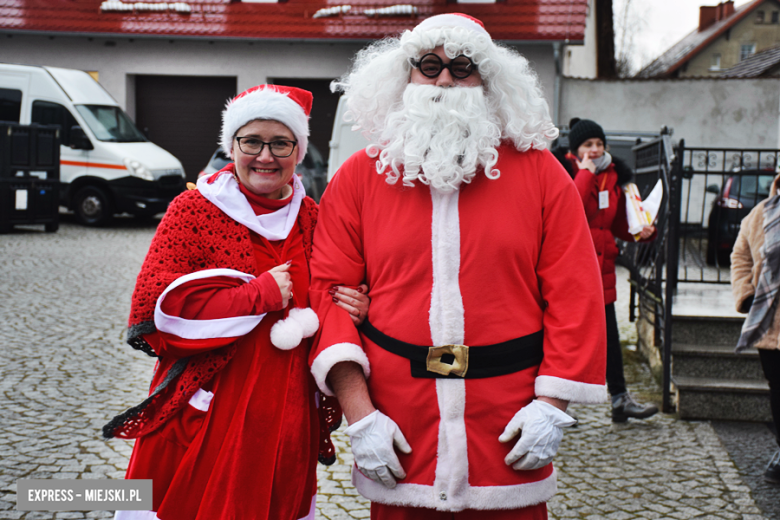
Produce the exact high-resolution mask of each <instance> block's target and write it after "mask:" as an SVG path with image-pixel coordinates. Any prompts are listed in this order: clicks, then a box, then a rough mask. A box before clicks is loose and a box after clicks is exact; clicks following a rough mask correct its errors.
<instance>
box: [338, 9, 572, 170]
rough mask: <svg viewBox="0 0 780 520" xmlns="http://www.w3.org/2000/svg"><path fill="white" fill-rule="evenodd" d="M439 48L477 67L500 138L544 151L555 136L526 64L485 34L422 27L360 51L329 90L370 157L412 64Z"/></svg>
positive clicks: (400, 99)
mask: <svg viewBox="0 0 780 520" xmlns="http://www.w3.org/2000/svg"><path fill="white" fill-rule="evenodd" d="M440 45H442V46H443V47H444V51H445V53H446V54H447V56H449V57H450V58H455V57H456V56H459V55H461V54H463V55H465V56H468V57H469V58H471V60H472V61H473V62H474V63H475V64H476V65H477V67H478V70H479V73H480V75H481V76H482V81H483V86H484V89H485V93H486V99H487V102H488V107H489V110H490V112H491V113H493V114H495V115H496V117H497V118H498V120H499V121H500V123H499V124H500V127H501V132H502V135H501V138H502V139H506V140H510V141H512V143H513V144H514V146H515V147H516V148H517V149H518V150H520V151H527V150H529V149H531V148H535V149H543V148H546V147H547V144H548V143H549V142H550V141H552V140H554V139H555V138H557V137H558V129H557V128H555V125H554V124H553V123H552V120H551V118H550V111H549V108H548V106H547V102H546V101H545V99H544V97H543V96H542V91H541V87H540V85H539V81H538V78H537V76H536V73H535V72H534V71H533V70H532V69H531V67H530V66H529V64H528V60H527V59H525V58H524V57H523V56H521V55H520V54H519V53H517V52H515V51H514V50H512V49H509V48H507V47H502V46H500V45H497V44H496V43H494V42H493V41H492V40H491V39H490V37H489V36H488V35H487V33H486V32H483V31H474V30H469V29H468V28H465V27H425V22H423V24H421V25H418V26H417V27H415V28H414V29H413V30H411V31H405V32H404V33H403V34H401V36H400V37H396V38H388V39H384V40H380V41H378V42H375V43H373V44H371V45H370V46H368V47H367V48H365V49H363V50H361V51H360V52H358V54H357V56H356V57H355V62H354V65H353V67H352V70H351V71H350V72H348V73H347V74H345V75H344V76H343V77H342V78H341V79H339V80H337V81H334V82H333V83H332V85H331V89H332V90H334V91H338V90H341V91H343V92H344V93H345V95H346V96H347V109H348V110H347V113H346V120H347V121H350V122H353V123H355V126H356V127H357V128H359V129H360V130H361V132H362V133H363V135H364V136H365V137H366V138H367V139H368V140H369V141H370V142H371V143H372V146H371V147H370V149H369V151H370V152H371V149H373V150H374V153H375V151H376V149H379V148H381V147H382V144H383V143H381V141H380V135H381V133H382V130H383V128H384V127H385V124H386V118H387V116H388V114H389V113H391V112H393V111H397V110H398V109H399V107H400V106H401V105H402V103H403V94H404V90H405V89H406V86H407V85H408V84H409V78H410V75H411V70H412V66H411V63H410V61H411V60H419V59H420V58H421V57H422V56H423V55H424V54H426V53H427V52H429V51H431V50H432V49H434V48H435V47H438V46H440ZM372 155H373V153H372Z"/></svg>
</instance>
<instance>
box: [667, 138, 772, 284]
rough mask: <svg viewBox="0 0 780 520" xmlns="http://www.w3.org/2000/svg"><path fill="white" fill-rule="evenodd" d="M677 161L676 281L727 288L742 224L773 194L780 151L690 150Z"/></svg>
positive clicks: (679, 153)
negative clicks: (677, 249) (719, 285)
mask: <svg viewBox="0 0 780 520" xmlns="http://www.w3.org/2000/svg"><path fill="white" fill-rule="evenodd" d="M676 153H677V156H678V158H679V168H680V173H681V174H680V176H679V179H678V183H679V222H680V224H679V243H678V247H679V254H678V257H679V267H678V269H677V272H676V276H675V283H674V285H675V287H676V282H677V281H680V282H691V283H716V284H728V283H730V281H731V277H730V273H729V256H730V254H731V250H732V248H733V246H734V242H735V241H736V239H737V234H738V233H739V226H740V223H741V221H742V219H743V218H745V217H746V216H747V214H748V213H750V210H751V209H753V207H754V206H755V205H756V204H757V203H759V202H760V201H761V200H763V199H765V198H766V197H767V195H768V193H769V187H770V186H771V184H772V180H773V179H774V176H775V173H776V172H777V166H778V150H757V149H754V150H742V149H732V148H686V147H685V141H684V140H681V141H680V144H679V146H678V147H677V150H676Z"/></svg>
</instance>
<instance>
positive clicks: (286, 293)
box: [268, 263, 293, 307]
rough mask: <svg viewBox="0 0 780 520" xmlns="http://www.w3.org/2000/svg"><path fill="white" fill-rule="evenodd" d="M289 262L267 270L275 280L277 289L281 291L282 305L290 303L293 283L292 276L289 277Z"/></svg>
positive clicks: (285, 305)
mask: <svg viewBox="0 0 780 520" xmlns="http://www.w3.org/2000/svg"><path fill="white" fill-rule="evenodd" d="M289 270H290V264H289V263H287V264H282V265H277V266H276V267H274V268H273V269H269V270H268V272H269V273H271V276H273V277H274V280H276V284H277V285H278V286H279V290H280V291H281V292H282V302H283V304H282V307H287V305H289V304H290V301H291V300H292V296H293V292H292V290H293V284H292V278H290V273H289V272H288V271H289Z"/></svg>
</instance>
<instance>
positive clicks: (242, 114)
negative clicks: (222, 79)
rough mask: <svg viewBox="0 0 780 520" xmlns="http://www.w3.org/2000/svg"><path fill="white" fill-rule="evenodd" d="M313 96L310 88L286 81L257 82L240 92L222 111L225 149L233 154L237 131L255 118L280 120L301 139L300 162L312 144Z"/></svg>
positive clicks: (222, 141)
mask: <svg viewBox="0 0 780 520" xmlns="http://www.w3.org/2000/svg"><path fill="white" fill-rule="evenodd" d="M313 99H314V96H312V93H311V92H309V91H308V90H303V89H300V88H296V87H285V86H283V85H257V86H256V87H252V88H250V89H248V90H245V91H244V92H242V93H241V94H239V95H237V96H236V97H234V98H233V99H231V100H230V101H228V103H227V105H225V110H224V111H223V112H222V135H221V138H220V144H221V145H222V150H224V152H225V153H226V154H228V156H231V151H232V149H233V137H234V136H235V135H236V132H238V130H239V129H240V128H241V127H242V126H244V125H245V124H247V123H249V122H250V121H254V120H256V119H271V120H274V121H279V122H280V123H282V124H283V125H285V126H286V127H287V128H289V129H290V131H291V132H292V133H293V135H294V136H295V140H296V141H298V163H300V162H301V161H303V157H304V156H305V155H306V148H307V146H308V144H309V115H310V114H311V105H312V101H313Z"/></svg>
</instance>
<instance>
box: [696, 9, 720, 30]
mask: <svg viewBox="0 0 780 520" xmlns="http://www.w3.org/2000/svg"><path fill="white" fill-rule="evenodd" d="M717 21H718V6H710V5H703V6H701V7H699V32H702V31H706V30H707V29H708V28H709V27H710V26H711V25H712V24H714V23H715V22H717Z"/></svg>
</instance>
